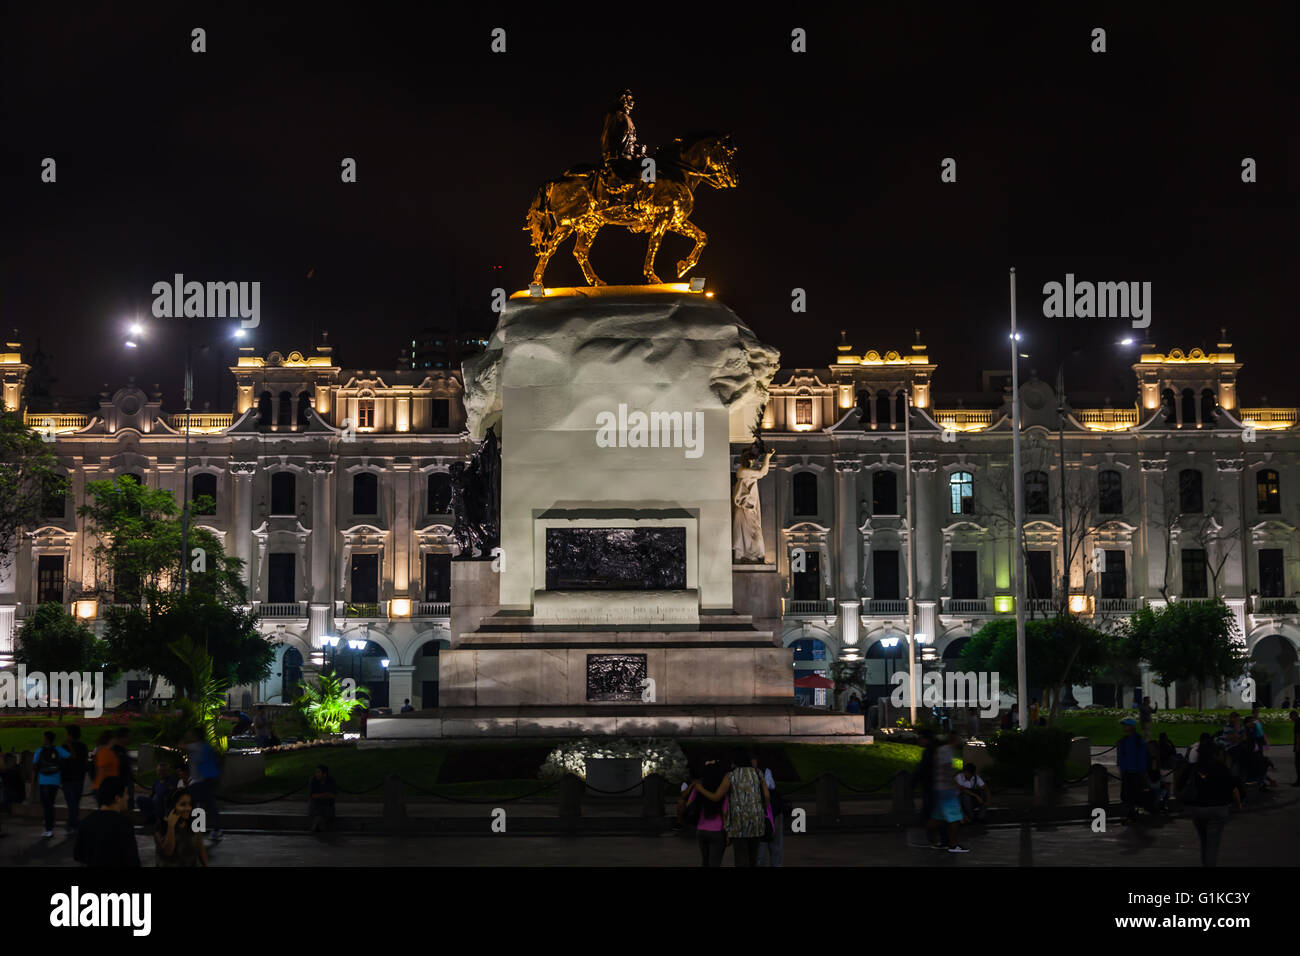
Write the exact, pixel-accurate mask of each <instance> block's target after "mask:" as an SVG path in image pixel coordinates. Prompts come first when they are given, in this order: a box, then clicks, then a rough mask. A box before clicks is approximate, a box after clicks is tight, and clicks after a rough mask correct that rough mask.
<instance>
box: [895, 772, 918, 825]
mask: <svg viewBox="0 0 1300 956" xmlns="http://www.w3.org/2000/svg"><path fill="white" fill-rule="evenodd" d="M893 811H894V813H898V814H901V815H903V816H908V817H910V816H911V815H912V814H913V813H914V812H916V805H915V803H914V802H913V799H912V775H911V774H910V773H908V772H907V771H906V770H900V771H898V773H896V774H894V808H893Z"/></svg>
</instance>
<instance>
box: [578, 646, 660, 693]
mask: <svg viewBox="0 0 1300 956" xmlns="http://www.w3.org/2000/svg"><path fill="white" fill-rule="evenodd" d="M645 679H646V655H645V654H588V655H587V700H640V699H641V682H642V681H644V680H645Z"/></svg>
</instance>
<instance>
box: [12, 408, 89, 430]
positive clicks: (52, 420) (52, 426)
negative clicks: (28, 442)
mask: <svg viewBox="0 0 1300 956" xmlns="http://www.w3.org/2000/svg"><path fill="white" fill-rule="evenodd" d="M23 423H24V424H25V425H26V426H27V427H28V428H40V429H44V430H45V431H56V432H62V431H75V430H76V429H78V428H85V427H86V426H87V425H89V424H90V416H89V415H65V414H63V413H62V412H27V413H25V414H24V415H23Z"/></svg>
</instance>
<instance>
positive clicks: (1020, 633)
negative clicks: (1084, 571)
mask: <svg viewBox="0 0 1300 956" xmlns="http://www.w3.org/2000/svg"><path fill="white" fill-rule="evenodd" d="M1011 432H1012V439H1011V448H1012V472H1013V476H1012V484H1013V489H1014V490H1013V492H1012V495H1013V500H1014V502H1015V534H1014V539H1013V540H1014V543H1015V546H1014V547H1013V548H1012V551H1013V555H1012V559H1011V562H1012V567H1013V568H1014V569H1015V575H1016V701H1017V702H1018V703H1019V705H1020V707H1019V710H1020V729H1021V730H1025V729H1027V728H1028V727H1029V708H1028V707H1027V706H1025V701H1026V700H1027V699H1028V697H1029V673H1028V669H1027V667H1026V665H1025V548H1024V542H1023V540H1022V534H1023V529H1024V524H1025V497H1024V496H1025V489H1024V479H1023V478H1022V477H1021V471H1020V334H1019V333H1018V332H1017V331H1016V270H1015V267H1014V266H1013V267H1012V268H1011Z"/></svg>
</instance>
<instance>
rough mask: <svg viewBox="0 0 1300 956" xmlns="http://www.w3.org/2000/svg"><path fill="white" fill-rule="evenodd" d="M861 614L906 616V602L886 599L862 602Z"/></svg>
mask: <svg viewBox="0 0 1300 956" xmlns="http://www.w3.org/2000/svg"><path fill="white" fill-rule="evenodd" d="M862 613H863V614H906V613H907V601H905V600H904V601H894V600H890V599H887V598H882V599H876V598H872V599H871V600H867V601H863V602H862Z"/></svg>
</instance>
